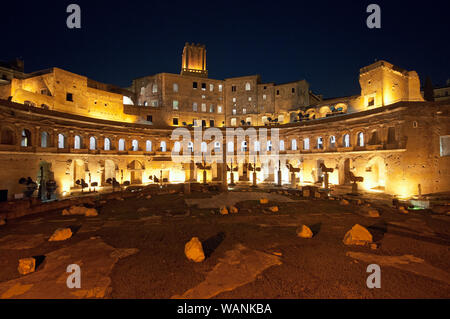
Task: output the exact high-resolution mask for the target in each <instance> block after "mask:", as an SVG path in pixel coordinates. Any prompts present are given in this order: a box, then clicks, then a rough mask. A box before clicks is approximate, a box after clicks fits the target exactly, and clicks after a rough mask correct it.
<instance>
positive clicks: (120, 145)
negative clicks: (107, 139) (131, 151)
mask: <svg viewBox="0 0 450 319" xmlns="http://www.w3.org/2000/svg"><path fill="white" fill-rule="evenodd" d="M119 151H121V152H123V151H125V140H124V139H123V138H121V139H120V140H119Z"/></svg>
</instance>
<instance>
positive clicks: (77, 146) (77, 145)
mask: <svg viewBox="0 0 450 319" xmlns="http://www.w3.org/2000/svg"><path fill="white" fill-rule="evenodd" d="M60 135H61V134H60ZM58 144H59V140H58ZM60 148H64V147H60ZM73 148H74V149H76V150H79V149H80V148H81V137H80V136H78V135H75V137H74V140H73Z"/></svg>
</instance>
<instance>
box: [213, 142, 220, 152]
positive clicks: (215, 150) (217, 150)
mask: <svg viewBox="0 0 450 319" xmlns="http://www.w3.org/2000/svg"><path fill="white" fill-rule="evenodd" d="M219 151H220V142H214V152H219Z"/></svg>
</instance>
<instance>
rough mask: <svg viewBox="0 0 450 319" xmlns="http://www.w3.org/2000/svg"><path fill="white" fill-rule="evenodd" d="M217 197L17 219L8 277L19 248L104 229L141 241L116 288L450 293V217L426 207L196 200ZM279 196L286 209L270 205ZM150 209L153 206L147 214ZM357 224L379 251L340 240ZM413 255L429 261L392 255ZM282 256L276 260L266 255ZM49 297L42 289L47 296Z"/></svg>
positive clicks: (5, 239)
mask: <svg viewBox="0 0 450 319" xmlns="http://www.w3.org/2000/svg"><path fill="white" fill-rule="evenodd" d="M215 195H217V193H193V194H191V195H188V196H184V195H183V194H164V195H154V196H152V198H151V199H146V198H145V196H143V197H141V198H129V199H125V200H123V201H120V200H110V201H108V202H106V203H104V204H99V203H98V210H99V216H98V217H84V216H61V212H59V211H58V212H48V213H45V214H40V215H36V216H29V217H25V218H21V219H17V220H12V221H10V222H8V224H7V226H3V227H1V228H0V284H5V283H8V282H9V281H11V280H14V279H17V278H20V277H22V276H21V275H20V274H19V273H18V272H17V265H18V259H20V258H25V257H30V256H45V255H46V254H47V255H48V254H49V253H51V252H54V251H55V250H58V249H63V248H70V247H71V246H73V245H75V244H77V243H80V242H81V241H84V240H88V239H90V238H92V237H99V238H100V239H101V240H102V241H103V242H104V243H106V244H107V245H109V246H111V247H114V248H115V249H116V248H117V249H119V248H137V249H138V252H137V253H135V254H133V255H130V256H127V257H126V258H121V259H120V260H117V262H115V263H114V265H113V267H112V270H111V271H110V273H109V277H110V279H111V284H110V289H109V293H108V294H107V296H106V297H108V298H172V297H176V296H182V295H183V294H185V293H186V292H188V291H190V290H191V292H192V291H194V292H195V293H196V294H194V295H196V296H200V297H202V296H205V298H206V297H212V298H449V297H450V279H449V274H448V273H447V270H448V269H450V254H449V244H450V227H449V225H450V217H449V216H445V215H435V214H431V213H430V212H429V211H411V212H410V213H409V214H406V215H405V214H400V213H399V212H398V211H397V210H395V209H393V208H392V207H389V206H387V205H386V204H385V203H381V202H377V201H372V202H371V205H372V207H375V208H376V209H378V210H379V212H380V214H381V217H379V218H370V217H367V216H366V215H365V214H364V212H363V210H362V206H356V205H353V204H350V205H340V203H339V201H332V200H304V199H301V198H297V197H295V196H292V195H290V196H285V195H278V194H277V195H276V196H272V194H271V195H267V197H268V198H269V199H270V203H269V204H268V205H261V204H260V203H259V201H258V200H256V199H255V198H259V197H260V196H261V194H259V193H249V192H244V193H242V192H236V193H234V192H231V193H229V194H228V198H230V202H233V203H235V206H236V207H238V209H239V213H237V214H232V215H231V214H230V215H226V216H221V215H220V214H219V213H218V211H219V210H218V209H216V208H211V207H215V206H217V205H206V206H205V205H197V206H196V205H195V203H197V204H198V203H204V202H205V201H204V199H210V200H211V201H212V202H214V198H216V201H217V198H221V197H214V196H215ZM263 195H264V194H263ZM282 197H284V199H283V198H282ZM185 199H187V201H185ZM187 202H188V203H189V204H190V205H191V206H188V205H187ZM192 205H193V206H192ZM275 205H276V206H278V207H279V212H277V213H269V212H268V211H267V210H265V207H266V206H267V207H270V206H275ZM199 206H200V207H209V208H199ZM143 207H145V208H146V210H145V211H142V212H138V210H139V208H143ZM301 224H305V225H307V226H309V227H310V228H311V229H312V231H313V232H314V237H313V238H311V239H303V238H298V237H297V236H296V228H297V227H298V226H300V225H301ZM355 224H360V225H362V226H365V227H366V228H368V230H369V231H370V232H371V233H372V235H373V238H374V241H375V242H376V244H377V249H371V248H370V247H368V246H346V245H344V244H343V243H342V239H343V238H344V235H345V233H346V232H347V231H348V230H349V229H350V228H351V227H352V226H353V225H355ZM60 227H71V228H72V229H73V230H74V232H75V233H74V235H73V237H72V238H71V239H69V240H66V241H63V242H48V241H47V239H48V238H49V237H50V236H51V234H52V233H53V232H54V230H55V229H56V228H60ZM192 237H198V238H199V239H200V240H201V241H202V243H203V247H204V250H205V253H206V260H205V261H204V262H202V263H193V262H189V261H188V260H187V259H186V257H185V255H184V245H185V243H186V242H188V241H189V240H190V239H191V238H192ZM239 247H240V248H239ZM64 251H66V250H64ZM351 252H359V253H363V255H362V256H366V258H368V259H370V260H372V261H371V263H377V264H379V265H380V267H381V288H379V289H377V288H376V289H369V288H367V285H366V279H367V277H368V276H369V275H370V274H369V273H367V272H366V268H367V266H368V264H369V263H368V262H367V261H365V260H361V259H358V258H354V257H352V256H356V255H352V256H349V253H350V254H351ZM404 255H412V256H414V257H415V259H414V260H419V261H420V262H399V261H398V260H401V258H400V259H399V258H397V259H395V258H394V259H386V257H389V256H394V257H401V256H404ZM274 256H276V258H277V261H276V262H275V263H272V264H271V263H267V261H268V260H272V261H273V260H274V259H273V258H274ZM99 258H100V257H99ZM386 260H390V261H391V262H387V261H386ZM392 260H394V262H392ZM396 260H397V261H396ZM278 261H279V262H278ZM45 266H46V265H45V261H44V262H43V263H42V265H40V266H39V267H38V269H37V272H44V271H46V267H45ZM89 271H90V272H91V273H92V272H94V273H95V269H90V270H89ZM25 277H26V276H25ZM25 281H26V280H25ZM52 284H56V283H49V289H50V288H51V286H52ZM205 287H207V289H206V290H208V293H206V292H205ZM44 290H45V289H44ZM46 296H47V297H48V294H46V292H45V291H42V296H39V297H42V298H46ZM17 297H18V298H20V295H19V296H17Z"/></svg>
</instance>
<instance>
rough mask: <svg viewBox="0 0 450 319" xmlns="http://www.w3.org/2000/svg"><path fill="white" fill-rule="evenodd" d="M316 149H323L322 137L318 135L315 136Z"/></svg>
mask: <svg viewBox="0 0 450 319" xmlns="http://www.w3.org/2000/svg"><path fill="white" fill-rule="evenodd" d="M317 149H318V150H323V137H321V136H319V137H318V138H317Z"/></svg>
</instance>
